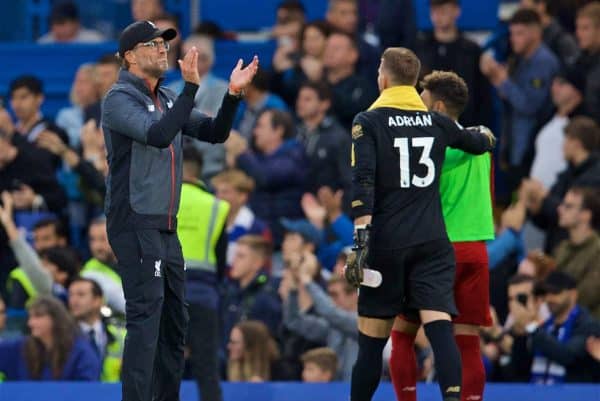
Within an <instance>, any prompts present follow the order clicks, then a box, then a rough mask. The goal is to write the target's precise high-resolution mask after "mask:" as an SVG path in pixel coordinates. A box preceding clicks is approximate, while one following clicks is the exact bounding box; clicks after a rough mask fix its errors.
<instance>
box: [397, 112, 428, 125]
mask: <svg viewBox="0 0 600 401" xmlns="http://www.w3.org/2000/svg"><path fill="white" fill-rule="evenodd" d="M388 125H389V126H390V127H431V126H432V125H433V123H432V121H431V114H423V115H420V114H417V115H416V116H390V117H389V119H388Z"/></svg>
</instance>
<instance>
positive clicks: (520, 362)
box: [509, 308, 600, 383]
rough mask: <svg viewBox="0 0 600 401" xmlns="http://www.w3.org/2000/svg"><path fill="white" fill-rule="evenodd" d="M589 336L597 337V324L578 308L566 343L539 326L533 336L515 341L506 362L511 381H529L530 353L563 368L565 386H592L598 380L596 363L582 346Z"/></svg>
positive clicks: (516, 338) (599, 330)
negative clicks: (577, 313)
mask: <svg viewBox="0 0 600 401" xmlns="http://www.w3.org/2000/svg"><path fill="white" fill-rule="evenodd" d="M592 335H596V336H598V335H600V323H599V322H597V321H595V320H593V319H592V317H591V316H590V314H589V313H588V312H587V311H586V310H585V309H583V308H581V310H580V313H579V316H577V318H576V320H575V322H574V325H573V330H572V333H571V337H570V339H568V340H567V341H566V342H564V343H561V342H559V340H558V339H557V338H556V337H555V336H553V335H552V334H550V333H548V332H546V331H544V329H543V328H542V327H541V326H540V328H538V329H537V330H536V331H535V332H534V333H533V334H530V335H528V336H519V337H515V341H514V344H513V347H512V356H511V362H510V365H509V366H510V372H511V374H510V378H511V379H512V381H521V382H523V381H525V382H528V381H530V377H531V364H532V363H533V357H534V353H535V352H538V353H540V354H541V355H543V356H544V357H546V358H547V359H548V360H549V361H551V362H555V363H557V364H559V365H562V366H564V367H565V368H566V374H565V377H564V380H565V382H571V383H573V382H593V381H595V380H597V379H598V372H597V370H598V367H599V366H598V362H596V361H595V360H594V359H593V358H592V357H591V356H590V355H589V354H588V352H587V350H586V345H585V342H586V340H587V338H588V337H590V336H592Z"/></svg>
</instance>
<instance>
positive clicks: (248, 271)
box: [221, 235, 281, 338]
mask: <svg viewBox="0 0 600 401" xmlns="http://www.w3.org/2000/svg"><path fill="white" fill-rule="evenodd" d="M270 258H271V245H270V244H269V243H268V242H267V241H265V239H264V238H262V237H259V236H256V235H246V236H243V237H241V238H240V239H239V240H238V242H237V247H236V250H235V256H234V258H233V263H232V265H231V271H230V280H229V281H228V282H227V283H226V285H225V290H224V297H223V302H222V305H221V306H222V310H223V312H222V314H221V316H222V318H223V324H222V326H221V327H222V328H223V331H222V334H223V337H224V338H228V336H229V335H230V334H231V329H232V328H233V327H234V326H235V325H236V324H237V323H239V322H241V321H244V320H260V321H261V322H263V323H264V324H265V325H266V326H267V327H268V328H269V331H270V332H271V333H276V332H277V328H278V326H279V323H280V322H281V303H280V301H279V297H278V296H277V292H276V290H275V289H274V288H273V287H272V285H271V282H270V278H269V275H268V274H267V273H266V269H265V267H266V266H267V265H268V264H269V262H270Z"/></svg>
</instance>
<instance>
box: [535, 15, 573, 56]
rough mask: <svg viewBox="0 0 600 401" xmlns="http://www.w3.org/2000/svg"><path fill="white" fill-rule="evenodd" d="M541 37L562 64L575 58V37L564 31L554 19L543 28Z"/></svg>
mask: <svg viewBox="0 0 600 401" xmlns="http://www.w3.org/2000/svg"><path fill="white" fill-rule="evenodd" d="M543 39H544V43H545V44H546V46H548V47H549V48H550V50H552V51H553V52H554V54H555V55H556V57H558V60H559V61H560V62H561V63H562V64H563V65H571V64H573V63H574V62H575V61H576V60H577V57H578V56H579V47H577V42H576V41H575V38H574V37H573V35H571V34H570V33H569V32H567V31H565V30H564V28H563V27H562V26H561V25H560V24H559V23H558V21H556V20H555V19H553V20H552V22H551V23H550V25H548V26H547V27H546V28H544V37H543Z"/></svg>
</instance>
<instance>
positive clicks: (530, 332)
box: [511, 272, 600, 384]
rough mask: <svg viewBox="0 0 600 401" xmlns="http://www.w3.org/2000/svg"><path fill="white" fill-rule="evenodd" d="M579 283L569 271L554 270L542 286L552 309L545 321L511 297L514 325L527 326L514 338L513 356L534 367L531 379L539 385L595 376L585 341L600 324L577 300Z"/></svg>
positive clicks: (576, 380) (528, 307) (574, 380)
mask: <svg viewBox="0 0 600 401" xmlns="http://www.w3.org/2000/svg"><path fill="white" fill-rule="evenodd" d="M576 287H577V283H576V282H575V280H574V279H573V278H572V277H571V276H569V275H568V274H566V273H563V272H552V273H550V275H548V277H547V278H546V280H544V282H543V285H542V289H543V291H544V292H545V300H546V302H547V304H548V308H549V309H550V317H549V318H548V319H546V320H544V321H543V322H539V321H538V320H537V313H536V311H535V309H534V308H532V307H531V304H529V303H528V304H526V306H523V305H522V304H520V303H519V302H518V301H517V300H512V301H511V302H512V303H513V310H512V314H513V317H514V319H515V325H518V326H521V327H524V328H525V333H524V335H523V336H522V337H521V338H517V339H515V343H514V345H513V351H512V358H513V360H514V359H516V361H515V364H516V365H517V366H519V365H521V366H524V365H525V364H528V365H529V366H530V367H531V375H530V381H531V382H533V383H538V384H555V383H562V382H589V381H592V380H593V379H594V377H595V372H594V371H593V368H594V367H595V366H596V365H595V361H594V360H593V359H592V357H591V356H590V355H589V354H588V353H587V351H586V348H585V340H586V339H587V337H589V336H590V335H593V334H595V333H598V330H600V325H599V323H598V322H596V321H594V320H593V319H592V318H591V316H590V315H589V313H588V312H587V310H586V309H584V308H582V307H581V306H580V305H579V304H578V303H577V290H576Z"/></svg>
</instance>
